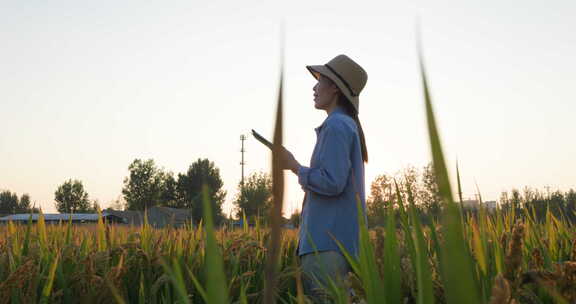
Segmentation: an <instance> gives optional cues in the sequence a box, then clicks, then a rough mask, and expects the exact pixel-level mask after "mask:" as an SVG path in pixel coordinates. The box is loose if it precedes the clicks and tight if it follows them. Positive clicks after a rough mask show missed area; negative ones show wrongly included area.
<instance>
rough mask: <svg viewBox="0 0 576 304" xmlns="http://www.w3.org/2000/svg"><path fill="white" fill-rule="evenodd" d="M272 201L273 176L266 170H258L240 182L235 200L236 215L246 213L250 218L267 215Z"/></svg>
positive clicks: (240, 215) (239, 215)
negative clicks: (265, 171)
mask: <svg viewBox="0 0 576 304" xmlns="http://www.w3.org/2000/svg"><path fill="white" fill-rule="evenodd" d="M271 202H272V178H271V177H270V175H269V174H266V173H264V172H260V173H258V172H256V173H253V174H251V175H250V176H248V178H247V179H246V180H245V181H244V186H242V183H240V184H238V195H237V196H236V199H235V200H234V205H235V206H236V216H237V217H242V213H244V214H245V215H246V218H247V219H248V220H250V219H252V218H254V217H255V216H258V215H266V214H268V212H269V208H270V205H271Z"/></svg>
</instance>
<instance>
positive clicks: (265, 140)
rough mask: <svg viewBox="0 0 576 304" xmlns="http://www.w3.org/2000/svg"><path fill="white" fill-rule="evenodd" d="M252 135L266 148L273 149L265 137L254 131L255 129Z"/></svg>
mask: <svg viewBox="0 0 576 304" xmlns="http://www.w3.org/2000/svg"><path fill="white" fill-rule="evenodd" d="M252 135H254V138H256V139H257V140H258V141H259V142H261V143H262V144H263V145H265V146H266V147H268V148H270V149H272V143H271V142H269V141H268V140H267V139H266V138H264V136H262V135H260V134H259V133H258V132H256V131H254V129H252Z"/></svg>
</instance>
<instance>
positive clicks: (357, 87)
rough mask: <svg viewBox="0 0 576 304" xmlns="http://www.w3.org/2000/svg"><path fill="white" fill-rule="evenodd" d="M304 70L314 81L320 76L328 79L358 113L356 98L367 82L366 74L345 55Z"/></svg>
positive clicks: (358, 104) (358, 101) (357, 100)
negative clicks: (310, 74) (306, 70)
mask: <svg viewBox="0 0 576 304" xmlns="http://www.w3.org/2000/svg"><path fill="white" fill-rule="evenodd" d="M306 68H307V69H308V71H310V73H312V75H313V76H314V77H315V78H316V79H318V77H320V75H322V76H325V77H328V78H330V80H332V81H333V82H334V83H335V84H336V86H338V88H339V89H340V91H341V92H342V93H343V94H344V95H345V96H346V97H347V98H348V100H350V102H351V103H352V105H353V106H354V108H355V109H356V111H357V112H358V111H359V106H360V100H359V98H358V96H359V95H360V92H362V89H364V86H365V85H366V81H367V80H368V74H366V71H364V69H363V68H362V67H361V66H360V65H359V64H357V63H356V62H354V61H353V60H352V59H350V57H348V56H346V55H338V56H336V57H334V59H332V60H330V61H329V62H328V63H327V64H325V65H309V66H306Z"/></svg>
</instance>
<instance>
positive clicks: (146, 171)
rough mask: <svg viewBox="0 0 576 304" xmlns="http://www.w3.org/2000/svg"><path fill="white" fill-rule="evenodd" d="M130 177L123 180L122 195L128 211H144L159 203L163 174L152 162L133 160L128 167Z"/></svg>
mask: <svg viewBox="0 0 576 304" xmlns="http://www.w3.org/2000/svg"><path fill="white" fill-rule="evenodd" d="M128 170H129V171H130V176H128V177H126V178H124V187H123V188H122V194H123V195H124V199H125V200H126V204H127V206H126V207H127V209H128V210H144V209H146V208H149V207H152V206H155V205H157V204H158V203H159V202H160V196H161V192H162V182H163V179H164V173H163V172H162V170H159V169H158V168H156V165H155V164H154V160H152V159H149V160H146V161H142V160H140V159H135V160H134V161H133V162H132V163H131V164H130V166H128Z"/></svg>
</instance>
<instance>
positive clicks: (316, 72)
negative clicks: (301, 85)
mask: <svg viewBox="0 0 576 304" xmlns="http://www.w3.org/2000/svg"><path fill="white" fill-rule="evenodd" d="M306 69H308V71H309V72H310V73H311V74H312V76H313V77H314V78H316V79H318V78H320V75H322V76H325V77H327V78H329V79H330V80H332V82H334V83H335V84H336V86H337V87H338V88H339V89H340V92H342V94H344V96H346V98H347V99H348V100H349V101H350V103H351V104H352V106H354V108H355V109H356V112H357V113H358V112H359V111H360V109H359V107H360V98H359V97H358V96H352V94H350V91H349V90H348V88H347V87H346V85H345V84H344V82H342V80H340V77H338V76H336V74H334V72H332V71H331V70H330V69H328V68H327V67H325V66H323V65H307V66H306Z"/></svg>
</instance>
